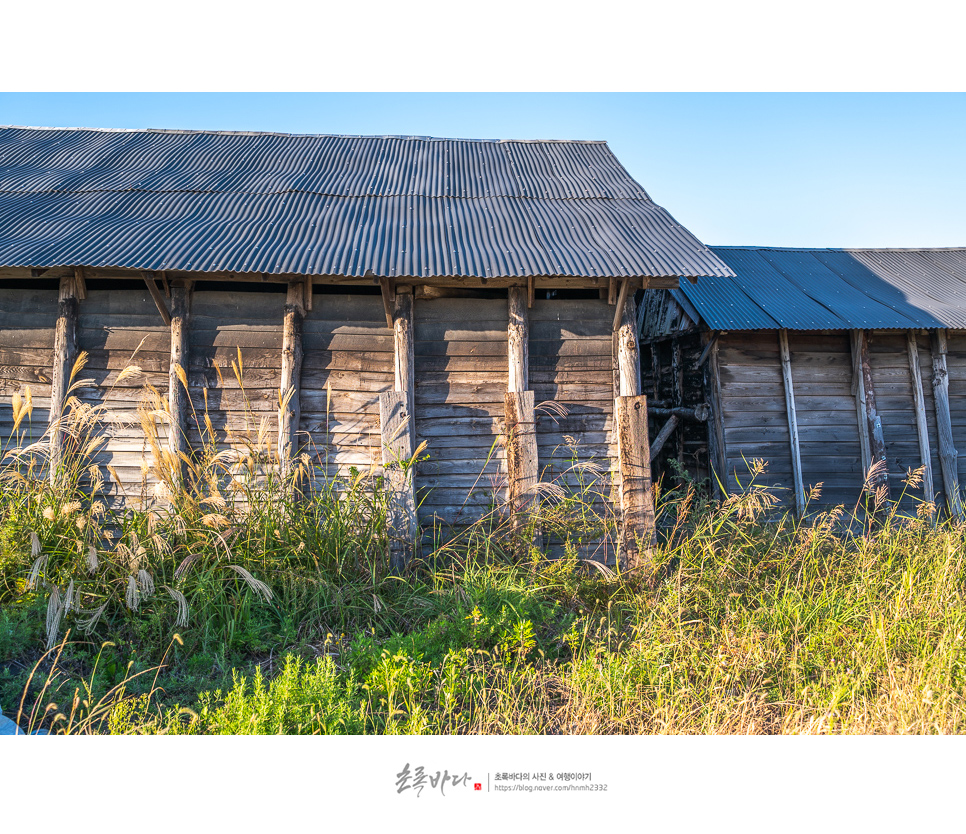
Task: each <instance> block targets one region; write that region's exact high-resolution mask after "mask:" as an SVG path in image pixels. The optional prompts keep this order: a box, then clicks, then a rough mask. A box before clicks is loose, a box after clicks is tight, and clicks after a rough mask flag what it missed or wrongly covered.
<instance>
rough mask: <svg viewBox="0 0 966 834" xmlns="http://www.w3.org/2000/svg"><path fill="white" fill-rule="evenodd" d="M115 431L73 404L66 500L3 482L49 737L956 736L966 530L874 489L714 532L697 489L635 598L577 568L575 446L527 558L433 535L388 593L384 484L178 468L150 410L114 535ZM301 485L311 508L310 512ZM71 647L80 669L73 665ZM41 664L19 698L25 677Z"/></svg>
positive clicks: (683, 497) (202, 466)
mask: <svg viewBox="0 0 966 834" xmlns="http://www.w3.org/2000/svg"><path fill="white" fill-rule="evenodd" d="M78 370H79V369H78ZM238 375H239V377H240V376H241V374H240V373H239V374H238ZM24 403H25V400H21V401H20V402H19V403H18V405H17V406H16V408H15V415H16V409H17V408H19V409H20V410H21V411H22V410H23V409H25V408H27V406H26V405H25V404H24ZM109 408H110V403H109V402H107V403H105V404H104V405H98V406H90V405H86V404H84V403H82V402H81V401H80V400H79V399H78V398H76V397H74V398H72V399H71V400H69V401H68V404H67V407H66V409H65V414H64V415H63V418H62V427H63V428H64V430H65V431H66V434H67V436H68V438H69V439H70V442H69V443H66V444H65V458H64V463H63V465H62V468H61V471H60V473H59V477H58V478H57V479H56V480H55V482H54V483H53V484H52V483H50V482H49V480H47V479H46V478H44V477H41V475H42V473H43V467H42V465H38V464H37V460H42V458H43V455H44V453H45V447H44V444H43V443H40V444H33V445H32V446H28V447H24V448H20V449H13V450H8V456H7V458H6V463H7V465H6V466H5V467H4V469H3V475H2V480H0V484H2V485H0V559H2V563H0V582H2V584H0V603H2V605H3V608H4V610H3V611H2V612H0V650H2V649H4V648H5V647H9V648H7V649H6V651H7V653H8V654H9V655H10V656H9V657H7V658H4V657H2V656H0V661H3V660H7V661H9V663H10V664H18V663H19V664H22V665H23V666H24V669H25V671H24V674H23V675H21V677H19V678H18V677H16V675H15V676H14V678H13V679H12V680H15V681H16V682H18V683H19V684H20V686H21V690H22V695H23V700H24V705H25V713H23V714H26V715H28V716H30V715H33V716H34V719H33V721H32V723H33V724H37V723H44V721H38V718H37V717H38V716H40V717H41V718H43V716H44V715H45V714H46V715H47V718H46V719H44V720H45V721H46V723H45V726H48V727H50V728H51V729H52V730H53V731H55V732H150V733H154V732H168V733H199V732H206V733H248V732H259V733H261V732H303V733H312V732H317V733H334V732H338V733H641V732H646V733H900V732H903V733H931V732H943V733H945V732H956V733H958V732H963V731H964V730H966V705H964V702H963V696H964V682H966V654H964V643H966V607H964V600H963V588H964V587H966V563H964V527H963V525H962V524H959V523H957V522H955V521H951V520H938V519H937V517H936V510H935V508H934V507H932V506H930V505H927V504H924V503H920V504H919V505H918V510H917V512H914V513H903V512H900V509H899V507H900V504H899V503H894V504H889V503H888V502H887V501H886V500H885V497H884V496H883V495H880V494H876V493H875V492H874V491H873V490H872V489H871V484H873V483H875V481H876V479H875V477H874V475H875V473H870V477H869V479H868V482H867V484H868V485H869V489H866V490H864V491H863V494H862V495H861V496H859V497H858V500H857V503H856V504H855V505H854V506H853V507H851V508H836V509H834V510H831V511H825V512H817V511H812V512H810V513H808V514H807V516H806V519H805V520H799V519H795V518H793V517H791V516H789V515H783V514H782V513H781V511H780V510H779V508H778V507H777V506H776V503H775V496H774V495H773V493H772V492H770V491H769V490H767V489H764V488H762V487H760V486H758V485H757V482H758V480H759V476H760V475H761V474H762V471H763V465H762V464H761V463H760V462H753V463H752V465H751V468H750V472H749V482H748V484H746V486H745V488H744V490H743V491H742V492H741V493H740V494H737V495H733V496H730V497H729V498H728V499H727V500H725V501H724V502H722V503H721V504H720V505H716V504H713V503H711V502H710V501H708V500H707V499H706V498H704V497H702V495H703V493H702V491H701V490H700V489H698V488H697V487H696V485H694V484H690V483H688V482H686V481H685V482H684V483H683V484H682V485H680V486H678V487H675V488H674V489H668V490H667V491H666V492H664V493H662V494H659V496H658V500H657V516H658V522H659V525H660V529H661V536H660V542H659V544H658V546H657V547H656V548H655V549H654V551H653V569H652V571H651V572H650V573H647V572H645V573H644V574H639V575H634V576H627V575H623V574H622V573H621V571H620V568H619V566H616V565H615V566H612V567H607V566H604V565H601V564H599V563H596V562H592V561H588V560H587V559H586V558H585V557H586V544H587V542H590V541H601V540H604V541H606V540H607V538H608V537H613V535H614V532H615V530H616V527H615V523H616V519H614V517H613V515H612V514H608V511H606V510H605V511H603V512H602V511H601V510H600V507H601V506H602V502H601V500H600V499H601V497H602V496H604V495H605V493H606V485H602V481H601V478H600V472H598V471H597V470H596V469H595V467H594V465H593V464H591V465H589V466H588V465H587V464H586V463H582V462H581V461H580V460H579V454H578V453H579V450H578V449H577V448H576V446H574V447H573V448H572V449H571V451H572V453H573V454H572V457H573V467H572V470H571V474H574V473H576V475H577V477H576V478H572V479H571V481H570V483H571V484H574V483H575V484H576V485H575V486H574V485H571V486H568V487H564V486H563V485H562V483H555V482H550V483H547V484H542V485H540V486H539V487H538V489H537V495H538V497H539V498H540V501H539V503H538V504H535V505H534V512H533V513H532V515H531V517H530V518H529V520H528V526H527V527H525V528H524V529H523V531H522V532H521V531H515V530H514V528H513V527H512V526H511V525H510V524H509V523H508V520H507V515H506V513H505V509H504V508H502V507H499V506H494V507H493V511H492V512H491V513H489V514H488V515H487V516H486V517H485V518H484V519H482V520H481V521H479V522H477V523H475V524H472V525H469V526H467V527H465V528H462V529H460V530H457V531H444V530H438V531H436V536H435V538H434V540H433V542H432V544H431V545H430V546H428V547H426V548H425V549H424V552H423V554H422V559H421V560H419V561H417V562H416V564H414V565H413V566H412V569H411V570H410V571H408V572H407V573H405V574H402V575H397V574H394V573H393V572H391V571H390V570H389V564H388V555H387V548H388V541H387V534H386V518H387V507H386V499H385V497H384V495H383V491H382V489H381V481H380V475H379V470H378V468H376V469H375V470H374V471H371V472H362V471H355V472H352V473H350V474H349V475H347V476H346V477H342V478H336V479H329V480H325V479H322V478H313V477H312V472H311V471H309V470H310V469H311V460H312V459H311V457H309V456H306V457H303V458H301V459H300V460H299V465H298V466H297V467H296V468H295V470H294V471H293V472H290V473H288V474H285V475H283V474H282V472H281V468H280V467H279V465H278V460H277V456H276V455H275V454H274V451H273V444H272V443H271V441H270V436H269V432H268V430H267V429H266V428H265V424H264V423H261V422H258V423H255V424H254V425H252V426H251V428H250V430H249V431H247V432H244V433H242V434H240V435H238V436H235V437H233V438H230V439H231V440H232V442H233V448H232V449H231V450H226V449H222V448H219V445H218V437H217V434H216V432H215V431H214V430H213V428H212V427H211V421H210V420H209V419H207V416H206V415H205V414H201V415H197V416H196V418H195V419H196V420H197V421H198V426H199V429H200V435H201V436H202V438H203V444H202V447H201V448H199V449H196V450H195V451H194V453H193V454H192V456H191V457H190V459H189V460H186V461H179V460H175V459H173V458H172V457H171V456H170V454H169V453H168V452H167V449H166V446H165V444H164V443H163V442H162V437H161V435H160V434H159V432H158V425H159V423H160V424H163V423H164V422H165V420H167V413H166V404H165V403H164V401H163V399H162V398H161V397H160V396H159V395H158V392H157V391H154V390H153V389H151V388H150V386H148V387H146V389H145V395H144V400H143V403H142V408H141V413H140V422H141V425H142V429H143V433H144V435H145V438H146V446H147V448H148V449H149V450H150V463H149V466H148V471H147V472H146V476H148V475H149V476H150V477H151V478H152V479H153V480H154V482H155V483H156V484H158V486H157V487H154V488H152V489H151V490H150V491H149V490H147V488H146V487H144V488H142V493H144V494H146V495H147V494H148V493H149V492H150V494H149V495H148V498H149V499H150V500H149V501H148V502H147V503H146V505H145V506H141V507H133V508H131V507H129V508H127V509H119V508H112V507H111V506H110V504H109V502H108V500H107V497H106V495H105V494H104V493H105V491H106V489H107V486H106V485H105V484H104V483H103V482H101V483H99V482H98V478H97V473H98V472H99V471H100V470H98V469H96V468H93V469H92V464H91V455H92V454H93V453H95V452H96V450H97V449H98V448H99V442H95V441H97V439H98V438H99V437H100V434H99V425H98V420H99V415H101V416H103V414H104V413H106V411H107V409H109ZM98 409H101V411H99V410H98ZM253 417H254V415H253ZM410 463H411V462H410ZM182 465H184V467H185V468H186V469H187V477H186V478H184V479H183V480H182V479H181V476H180V472H181V469H182ZM31 466H33V469H32V470H31ZM917 477H918V476H917V473H910V476H909V479H908V482H909V487H910V488H912V487H914V486H915V485H916V483H917V480H916V479H917ZM313 480H314V481H315V482H316V483H318V484H319V485H320V489H319V491H318V492H316V493H314V494H312V496H311V497H302V498H300V497H299V496H298V492H297V490H298V488H299V487H300V485H303V484H305V483H307V482H309V481H313ZM145 483H147V477H146V479H145ZM809 500H810V502H811V504H812V505H817V504H818V502H819V501H820V492H819V491H817V490H816V491H813V493H812V495H811V496H809ZM603 506H606V504H603ZM902 506H905V503H903V504H902ZM538 530H539V531H540V532H542V533H543V534H544V535H545V536H551V535H552V536H554V537H556V538H558V539H559V540H560V541H561V542H562V547H561V548H560V551H561V553H562V555H561V557H560V558H558V559H555V560H547V559H546V558H544V557H543V556H542V555H541V554H540V553H538V552H536V551H535V550H534V549H533V548H530V547H521V546H520V545H521V542H523V543H524V544H526V543H528V542H529V541H532V536H533V534H534V533H535V532H536V531H538ZM31 629H33V630H31ZM68 629H71V630H72V632H71V633H72V634H73V635H76V636H77V637H79V638H80V641H79V642H78V641H77V640H72V641H71V642H69V643H65V642H64V640H65V638H64V634H65V633H66V631H67V630H68ZM23 634H36V637H33V638H29V639H28V638H25V637H23V636H22V635H23ZM175 634H178V635H179V638H178V640H183V645H182V644H180V643H178V642H175V643H174V644H173V645H172V640H173V639H174V635H175ZM31 641H32V642H31ZM105 641H109V642H105ZM110 644H114V645H110ZM65 645H66V646H67V648H66V649H65V648H64V646H65ZM45 651H46V652H48V654H47V656H46V657H44V658H43V659H42V660H41V661H40V662H39V665H38V666H37V671H36V673H34V674H33V675H32V677H31V678H30V680H29V682H28V681H27V680H26V679H25V678H26V670H29V669H30V668H31V667H32V666H33V663H31V664H27V663H26V662H25V660H26V658H28V657H29V658H32V659H36V658H37V657H38V656H39V655H42V654H43V653H44V652H45ZM122 655H123V657H122ZM55 657H56V658H57V661H56V662H53V659H54V658H55ZM128 662H130V663H132V664H133V665H131V666H130V667H128V665H127V664H128ZM161 667H164V668H161ZM149 670H150V671H151V674H152V675H156V676H157V680H156V685H155V684H152V685H151V686H150V687H149V688H146V689H145V688H144V687H143V686H141V685H140V682H143V681H145V680H146V679H147V678H150V677H151V675H147V674H142V675H141V677H139V678H137V679H134V678H132V679H131V682H130V685H126V684H125V681H127V680H128V677H129V676H134V675H139V674H140V673H143V672H146V671H149ZM45 676H46V681H48V682H50V681H53V682H54V683H55V684H56V685H54V684H49V685H48V683H43V680H44V678H45ZM122 684H125V685H123V686H122ZM45 687H46V688H45ZM55 690H56V692H57V693H60V694H58V695H57V698H56V699H54V700H53V701H52V702H53V703H67V704H68V706H69V705H70V703H75V702H77V703H80V704H81V705H82V706H83V703H84V702H85V701H86V702H87V704H88V705H89V707H88V708H87V712H86V713H85V712H84V711H83V709H81V710H80V712H78V710H77V709H75V712H74V713H73V714H74V715H75V718H73V719H69V718H68V716H70V715H71V713H70V711H69V709H68V710H65V709H64V708H63V706H61V707H57V708H55V709H52V710H49V711H46V706H47V705H46V704H45V703H44V702H45V701H46V700H47V699H49V698H50V697H51V692H52V691H55ZM4 691H5V690H4V689H3V680H2V677H0V697H3V695H2V693H3V692H4ZM71 692H74V693H75V695H71ZM76 693H80V695H76ZM80 696H83V697H80ZM78 697H79V698H80V700H79V701H77V698H78ZM64 698H67V701H66V702H64ZM90 705H94V706H90ZM95 706H96V709H95ZM3 707H4V709H5V711H9V706H8V704H7V703H4V704H3ZM45 711H46V712H45ZM57 715H61V716H64V717H63V718H62V719H60V720H59V721H53V719H54V718H56V716H57ZM77 715H81V716H82V718H83V716H87V717H91V716H94V717H95V718H96V720H93V718H92V719H91V720H87V719H86V718H84V720H81V719H80V718H76V716H77Z"/></svg>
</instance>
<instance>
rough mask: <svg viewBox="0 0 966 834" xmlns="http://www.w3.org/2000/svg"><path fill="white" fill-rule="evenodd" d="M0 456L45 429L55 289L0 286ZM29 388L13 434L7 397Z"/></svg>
mask: <svg viewBox="0 0 966 834" xmlns="http://www.w3.org/2000/svg"><path fill="white" fill-rule="evenodd" d="M0 293H2V294H3V304H2V305H0V455H2V454H4V453H6V452H7V451H9V450H11V449H13V448H21V447H24V446H28V445H30V444H31V443H35V442H37V441H39V440H41V439H42V438H43V436H44V432H46V431H47V421H48V418H49V409H50V382H51V374H52V372H53V371H52V368H53V361H54V326H55V324H56V322H57V289H56V288H51V289H19V288H12V287H10V288H8V287H3V288H0ZM27 388H29V389H30V395H31V399H32V401H33V412H32V414H31V416H30V417H29V418H27V417H25V418H24V419H23V420H22V422H21V423H20V426H19V427H18V429H17V432H16V434H14V433H13V409H12V400H13V395H14V394H19V395H20V396H21V398H22V397H23V396H24V395H25V394H26V389H27Z"/></svg>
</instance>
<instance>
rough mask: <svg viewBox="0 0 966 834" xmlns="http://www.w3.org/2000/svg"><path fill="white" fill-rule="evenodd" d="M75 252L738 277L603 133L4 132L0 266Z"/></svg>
mask: <svg viewBox="0 0 966 834" xmlns="http://www.w3.org/2000/svg"><path fill="white" fill-rule="evenodd" d="M67 265H75V266H77V265H84V266H95V267H96V266H99V267H122V268H134V269H147V270H192V271H204V272H212V271H218V272H221V271H228V272H259V273H270V274H289V273H295V274H306V275H308V274H311V275H340V276H353V277H362V276H364V275H365V274H366V273H367V272H368V271H370V270H371V271H372V273H373V274H375V275H385V276H390V277H424V278H425V277H440V276H469V277H481V278H486V277H525V276H531V275H533V276H539V275H560V276H575V277H595V276H603V277H610V276H616V277H621V276H629V275H633V276H645V275H646V276H654V277H697V276H705V275H720V276H726V275H729V274H730V270H729V268H728V267H727V266H725V264H724V263H722V261H721V260H720V259H719V258H718V257H717V256H715V255H714V253H712V252H711V251H710V250H709V249H708V247H706V246H704V244H702V243H701V242H700V241H699V240H698V239H697V238H695V237H694V235H692V234H691V233H690V232H689V231H688V230H687V229H685V228H684V227H683V226H681V225H680V224H679V223H677V222H676V221H675V220H674V218H673V217H672V216H671V215H670V214H668V212H667V211H665V210H664V209H663V208H661V207H660V206H658V205H656V204H655V203H654V202H653V201H652V200H651V199H650V197H649V196H648V194H647V192H645V191H644V189H643V188H642V187H641V186H640V185H639V184H638V183H637V182H635V181H634V180H633V178H631V176H630V175H629V174H628V173H627V171H626V170H625V169H624V168H623V166H622V165H621V164H620V162H618V160H617V158H616V157H615V156H614V155H613V153H611V151H610V149H609V148H608V147H607V144H606V143H605V142H577V141H532V142H524V141H491V140H468V139H432V138H427V137H391V136H383V137H379V136H375V137H374V136H298V135H290V134H277V133H228V132H203V131H155V130H134V131H111V130H91V129H80V128H70V129H53V128H18V127H5V128H0V266H23V267H26V266H29V267H38V268H46V267H54V266H67Z"/></svg>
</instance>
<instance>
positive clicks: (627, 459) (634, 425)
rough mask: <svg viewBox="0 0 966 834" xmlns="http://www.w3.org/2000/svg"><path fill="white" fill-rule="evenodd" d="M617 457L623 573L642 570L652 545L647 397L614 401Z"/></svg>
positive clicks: (653, 539) (651, 497)
mask: <svg viewBox="0 0 966 834" xmlns="http://www.w3.org/2000/svg"><path fill="white" fill-rule="evenodd" d="M614 424H615V425H616V427H617V455H618V460H619V468H620V501H621V519H622V529H621V541H620V550H621V554H622V556H623V566H624V568H625V569H626V570H630V571H633V570H637V569H639V568H643V567H645V566H646V565H647V564H648V563H649V561H650V559H649V556H650V548H651V547H653V546H654V544H655V542H656V535H655V527H654V493H653V490H652V488H651V455H650V448H649V446H648V442H647V397H645V396H642V395H637V396H630V397H623V396H622V397H617V398H616V399H615V400H614Z"/></svg>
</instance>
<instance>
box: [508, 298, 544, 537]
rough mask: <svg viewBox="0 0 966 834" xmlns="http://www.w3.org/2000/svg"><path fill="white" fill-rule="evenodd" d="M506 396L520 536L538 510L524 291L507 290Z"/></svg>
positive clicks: (513, 507) (511, 487)
mask: <svg viewBox="0 0 966 834" xmlns="http://www.w3.org/2000/svg"><path fill="white" fill-rule="evenodd" d="M507 312H508V315H509V323H508V325H507V361H508V368H507V392H506V394H505V395H504V398H503V406H504V414H505V417H506V442H507V446H506V460H507V487H508V492H509V495H508V496H507V497H508V499H509V503H510V511H511V518H512V524H513V529H514V531H515V532H517V533H519V532H521V531H522V530H523V529H524V528H525V527H526V524H527V520H528V516H529V515H532V514H533V513H534V512H535V511H536V510H537V507H538V506H539V498H538V496H537V494H536V488H537V481H538V471H537V469H538V461H537V426H536V414H535V411H534V406H535V401H534V395H533V391H531V390H529V388H530V316H529V312H528V309H527V288H526V287H511V288H510V290H509V292H508V294H507ZM533 546H534V547H536V548H537V549H538V550H542V549H543V536H542V534H541V532H540V531H539V530H536V531H534V537H533Z"/></svg>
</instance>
